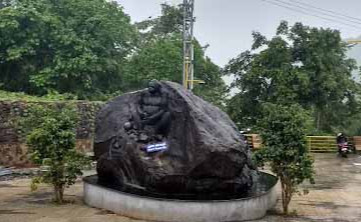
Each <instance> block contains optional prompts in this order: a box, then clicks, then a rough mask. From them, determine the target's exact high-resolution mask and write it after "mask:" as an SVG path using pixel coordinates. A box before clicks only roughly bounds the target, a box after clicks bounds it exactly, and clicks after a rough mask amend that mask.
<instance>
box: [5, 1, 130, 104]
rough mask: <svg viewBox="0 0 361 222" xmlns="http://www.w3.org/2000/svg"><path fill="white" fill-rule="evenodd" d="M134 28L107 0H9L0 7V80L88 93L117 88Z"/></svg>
mask: <svg viewBox="0 0 361 222" xmlns="http://www.w3.org/2000/svg"><path fill="white" fill-rule="evenodd" d="M136 35H137V33H136V31H135V29H134V27H133V26H132V25H131V24H130V18H129V17H128V16H127V15H126V14H124V12H123V10H122V8H121V7H120V6H119V5H117V4H116V3H114V2H112V3H109V2H108V1H106V0H58V1H53V0H51V1H49V0H14V1H11V5H10V6H8V7H4V8H2V9H0V72H1V76H0V84H1V87H2V88H3V89H5V90H9V91H22V92H26V93H30V94H37V95H43V94H46V93H47V92H49V91H57V92H59V93H73V94H75V95H77V96H78V97H79V98H87V97H89V95H91V94H94V93H106V92H108V91H114V90H115V89H119V88H120V82H121V69H122V64H123V63H124V61H125V58H126V57H127V56H128V55H129V54H130V53H131V50H132V48H134V44H133V40H134V39H136Z"/></svg>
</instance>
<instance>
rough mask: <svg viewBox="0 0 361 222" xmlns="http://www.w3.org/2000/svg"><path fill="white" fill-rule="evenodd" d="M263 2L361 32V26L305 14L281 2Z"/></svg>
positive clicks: (267, 0)
mask: <svg viewBox="0 0 361 222" xmlns="http://www.w3.org/2000/svg"><path fill="white" fill-rule="evenodd" d="M261 1H264V2H267V3H269V4H272V5H276V6H279V7H282V8H285V9H288V10H291V11H295V12H298V13H302V14H307V15H310V16H313V17H317V18H320V19H323V20H327V21H331V22H336V23H339V24H342V25H346V26H348V28H353V29H357V30H361V27H359V26H356V25H352V24H349V23H344V22H341V21H338V20H335V19H331V18H326V17H322V16H319V15H316V14H314V13H310V12H305V11H304V10H300V9H297V8H292V7H290V6H287V5H284V4H280V2H278V1H276V0H273V1H272V0H261ZM275 1H276V2H275Z"/></svg>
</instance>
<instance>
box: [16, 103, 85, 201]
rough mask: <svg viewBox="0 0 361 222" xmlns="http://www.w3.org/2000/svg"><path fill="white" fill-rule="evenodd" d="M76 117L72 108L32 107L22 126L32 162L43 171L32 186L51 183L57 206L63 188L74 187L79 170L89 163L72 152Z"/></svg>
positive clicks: (80, 173)
mask: <svg viewBox="0 0 361 222" xmlns="http://www.w3.org/2000/svg"><path fill="white" fill-rule="evenodd" d="M77 118H78V117H77V114H76V111H75V110H74V108H72V107H67V106H65V107H57V108H49V107H44V106H33V107H32V108H31V109H30V115H29V116H28V117H25V118H24V119H23V120H22V123H21V124H22V125H23V126H24V128H23V129H25V131H26V132H27V133H28V134H27V145H28V146H29V150H30V153H31V159H32V160H33V162H34V163H36V164H40V165H42V166H43V167H45V169H46V170H45V171H43V173H42V174H41V175H40V176H39V177H36V178H34V179H33V181H32V185H31V187H32V189H36V188H37V184H39V183H48V184H51V185H52V186H53V187H54V192H55V201H56V202H57V203H63V193H64V189H65V188H66V187H69V186H70V185H73V184H74V183H75V180H76V178H77V177H78V176H81V175H82V171H81V170H82V169H83V168H84V167H85V166H87V165H88V164H89V163H90V162H89V159H88V158H87V157H85V156H84V155H83V154H81V153H78V152H77V151H76V149H75V140H76V135H75V127H76V123H77Z"/></svg>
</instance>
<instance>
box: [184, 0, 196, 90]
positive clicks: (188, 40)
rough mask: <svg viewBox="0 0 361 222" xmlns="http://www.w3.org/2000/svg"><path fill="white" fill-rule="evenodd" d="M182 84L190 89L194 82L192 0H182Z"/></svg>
mask: <svg viewBox="0 0 361 222" xmlns="http://www.w3.org/2000/svg"><path fill="white" fill-rule="evenodd" d="M183 10H184V13H183V17H184V18H183V86H184V87H185V88H186V89H189V90H192V89H193V83H194V66H193V63H194V50H193V39H194V37H193V25H194V17H193V12H194V0H183Z"/></svg>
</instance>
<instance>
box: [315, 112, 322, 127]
mask: <svg viewBox="0 0 361 222" xmlns="http://www.w3.org/2000/svg"><path fill="white" fill-rule="evenodd" d="M320 127H321V110H318V111H317V126H316V128H317V131H320Z"/></svg>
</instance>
